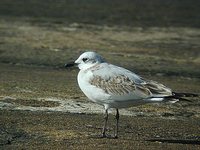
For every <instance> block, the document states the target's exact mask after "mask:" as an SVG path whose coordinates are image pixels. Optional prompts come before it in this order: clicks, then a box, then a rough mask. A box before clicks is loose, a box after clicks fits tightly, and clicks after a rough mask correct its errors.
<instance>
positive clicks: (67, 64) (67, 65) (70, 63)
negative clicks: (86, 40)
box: [65, 62, 77, 68]
mask: <svg viewBox="0 0 200 150" xmlns="http://www.w3.org/2000/svg"><path fill="white" fill-rule="evenodd" d="M76 66H77V64H76V63H75V62H69V63H66V64H65V68H71V67H76Z"/></svg>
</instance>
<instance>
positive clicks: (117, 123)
mask: <svg viewBox="0 0 200 150" xmlns="http://www.w3.org/2000/svg"><path fill="white" fill-rule="evenodd" d="M115 118H116V129H115V133H114V138H118V129H119V110H118V109H116V116H115Z"/></svg>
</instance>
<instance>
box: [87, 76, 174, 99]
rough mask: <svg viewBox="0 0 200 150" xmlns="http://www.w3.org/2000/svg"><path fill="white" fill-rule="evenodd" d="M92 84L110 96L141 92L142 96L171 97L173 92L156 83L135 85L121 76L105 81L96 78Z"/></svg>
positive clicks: (91, 81)
mask: <svg viewBox="0 0 200 150" xmlns="http://www.w3.org/2000/svg"><path fill="white" fill-rule="evenodd" d="M90 84H91V85H94V86H96V87H98V88H101V89H102V90H103V91H104V92H105V93H108V94H110V95H126V94H130V93H133V92H136V91H138V92H140V93H141V94H142V95H146V96H153V95H171V90H170V89H168V88H166V87H165V86H164V85H162V84H159V83H157V82H154V81H145V82H144V83H140V84H138V83H135V82H134V81H133V80H130V79H129V78H128V77H127V76H124V75H119V76H114V77H112V78H111V77H110V78H107V79H103V78H102V77H101V76H94V77H93V78H92V79H91V80H90Z"/></svg>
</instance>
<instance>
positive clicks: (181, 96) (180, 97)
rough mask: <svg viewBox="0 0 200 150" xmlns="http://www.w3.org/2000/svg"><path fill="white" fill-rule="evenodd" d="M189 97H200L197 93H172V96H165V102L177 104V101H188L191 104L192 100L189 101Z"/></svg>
mask: <svg viewBox="0 0 200 150" xmlns="http://www.w3.org/2000/svg"><path fill="white" fill-rule="evenodd" d="M188 97H200V95H199V94H195V93H177V92H172V95H170V96H165V97H164V101H169V102H172V103H174V102H177V101H187V102H191V100H190V99H187V98H188Z"/></svg>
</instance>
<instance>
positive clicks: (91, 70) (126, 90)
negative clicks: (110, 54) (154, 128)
mask: <svg viewBox="0 0 200 150" xmlns="http://www.w3.org/2000/svg"><path fill="white" fill-rule="evenodd" d="M74 65H77V66H78V68H79V69H80V71H79V73H78V77H77V80H78V85H79V87H80V89H81V90H82V91H83V93H84V94H85V95H86V96H87V97H88V98H89V99H90V100H91V101H93V102H95V103H97V104H99V105H102V106H104V108H105V117H104V119H105V122H104V126H103V129H102V135H101V136H102V137H107V135H106V127H107V121H108V110H109V109H110V108H114V109H116V128H115V132H114V136H113V137H114V138H118V129H119V109H120V108H127V107H132V106H138V105H143V104H147V103H157V102H165V101H171V102H176V101H178V100H187V99H185V98H184V97H194V96H197V94H192V93H176V92H173V91H172V90H171V89H170V88H168V87H166V86H165V85H163V84H160V83H158V82H156V81H152V80H146V79H144V78H142V77H140V76H139V75H137V74H135V73H134V72H131V71H129V70H127V69H125V68H122V67H119V66H116V65H113V64H110V63H107V62H106V61H105V59H104V58H103V57H102V56H100V55H99V54H97V53H96V52H92V51H88V52H84V53H83V54H81V55H80V56H79V58H78V59H77V60H76V61H75V62H73V63H68V64H66V65H65V67H72V66H74Z"/></svg>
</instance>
